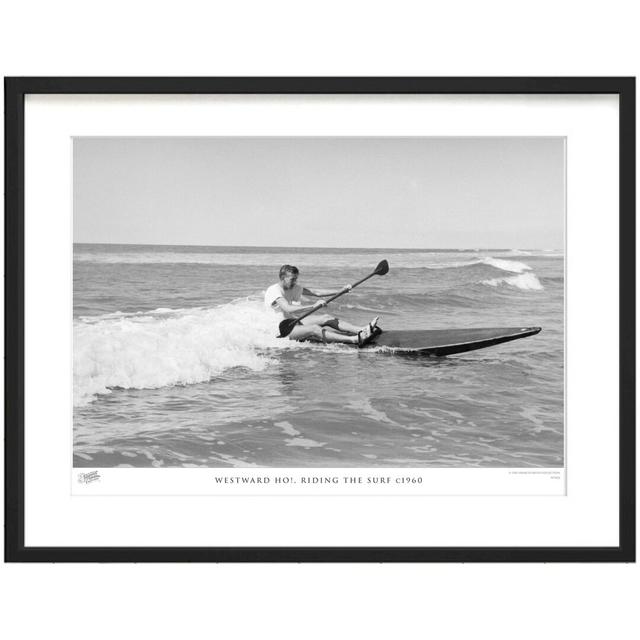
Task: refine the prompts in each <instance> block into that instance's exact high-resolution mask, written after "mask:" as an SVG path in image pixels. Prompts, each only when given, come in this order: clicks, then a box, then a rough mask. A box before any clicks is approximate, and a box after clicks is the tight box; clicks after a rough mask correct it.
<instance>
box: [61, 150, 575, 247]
mask: <svg viewBox="0 0 640 640" xmlns="http://www.w3.org/2000/svg"><path fill="white" fill-rule="evenodd" d="M564 144H565V141H564V138H553V137H536V138H531V137H528V138H524V137H523V138H518V137H510V138H491V137H478V138H421V137H410V138H409V137H407V138H388V137H387V138H384V137H370V138H344V137H326V138H321V137H318V138H304V137H287V138H269V137H213V138H171V137H166V138H117V137H115V138H74V141H73V163H74V165H73V166H74V171H73V177H74V184H73V196H74V197H73V207H74V212H73V218H74V242H79V243H116V244H169V245H209V246H215V245H228V246H282V247H371V248H423V249H438V248H460V249H471V248H516V249H532V248H539V249H542V248H548V249H561V248H562V247H563V245H564V214H565V155H564Z"/></svg>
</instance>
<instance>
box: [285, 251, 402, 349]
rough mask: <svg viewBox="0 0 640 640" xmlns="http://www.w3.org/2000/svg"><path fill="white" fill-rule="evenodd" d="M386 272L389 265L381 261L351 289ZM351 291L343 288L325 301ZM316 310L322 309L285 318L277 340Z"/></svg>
mask: <svg viewBox="0 0 640 640" xmlns="http://www.w3.org/2000/svg"><path fill="white" fill-rule="evenodd" d="M388 272H389V263H388V262H387V261H386V260H382V261H381V262H379V263H378V266H377V267H376V268H375V269H374V270H373V271H372V272H371V273H370V274H369V275H368V276H366V277H365V278H362V280H358V282H354V283H353V284H352V285H351V289H353V288H354V287H357V286H358V285H359V284H362V283H363V282H364V281H365V280H368V279H369V278H371V277H372V276H384V275H385V274H387V273H388ZM351 289H346V288H345V289H343V290H342V291H340V292H339V293H336V295H335V296H331V298H328V299H327V304H328V303H329V302H332V301H333V300H335V299H336V298H339V297H340V296H341V295H343V294H345V293H348V292H349V291H351ZM323 306H324V305H323ZM318 309H322V307H315V308H314V309H310V310H309V311H307V312H306V313H304V314H302V315H301V316H300V317H298V318H287V319H286V320H283V321H282V322H281V323H280V325H279V326H278V328H279V329H280V335H279V336H278V338H286V337H287V336H288V335H289V334H290V333H291V332H292V331H293V328H294V327H295V326H296V325H297V324H298V322H300V320H302V319H303V318H306V317H307V316H310V315H311V314H312V313H314V312H315V311H317V310H318Z"/></svg>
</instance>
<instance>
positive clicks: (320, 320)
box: [302, 313, 366, 335]
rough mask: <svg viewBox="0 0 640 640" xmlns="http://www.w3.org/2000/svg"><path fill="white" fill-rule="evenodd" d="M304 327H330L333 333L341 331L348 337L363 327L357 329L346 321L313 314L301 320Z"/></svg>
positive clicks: (325, 314) (327, 315)
mask: <svg viewBox="0 0 640 640" xmlns="http://www.w3.org/2000/svg"><path fill="white" fill-rule="evenodd" d="M302 324H304V325H316V324H317V325H320V326H325V327H331V328H332V329H334V330H335V331H342V332H344V333H347V334H350V335H356V334H357V333H358V331H362V329H364V327H357V326H356V325H355V324H351V323H350V322H347V321H346V320H340V319H339V318H336V317H335V316H331V315H329V314H328V313H322V314H320V313H315V314H313V315H310V316H308V317H306V318H305V319H304V320H302ZM365 327H366V325H365Z"/></svg>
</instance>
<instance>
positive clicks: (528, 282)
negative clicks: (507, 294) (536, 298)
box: [482, 273, 544, 291]
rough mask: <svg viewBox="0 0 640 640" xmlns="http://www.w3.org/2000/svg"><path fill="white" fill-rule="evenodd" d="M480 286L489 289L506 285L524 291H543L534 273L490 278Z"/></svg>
mask: <svg viewBox="0 0 640 640" xmlns="http://www.w3.org/2000/svg"><path fill="white" fill-rule="evenodd" d="M482 284H486V285H489V286H490V287H498V286H500V285H502V284H506V285H509V286H511V287H515V288H516V289H522V290H524V291H542V290H543V289H544V287H543V286H542V284H541V282H540V280H538V278H537V276H536V275H535V273H521V274H519V275H517V276H511V277H509V278H492V279H491V280H483V281H482Z"/></svg>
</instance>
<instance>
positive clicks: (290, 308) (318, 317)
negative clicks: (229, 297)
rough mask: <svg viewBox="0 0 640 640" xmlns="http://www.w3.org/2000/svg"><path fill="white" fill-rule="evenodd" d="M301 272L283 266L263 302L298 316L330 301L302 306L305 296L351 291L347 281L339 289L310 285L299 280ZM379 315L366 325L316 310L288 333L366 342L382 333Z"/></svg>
mask: <svg viewBox="0 0 640 640" xmlns="http://www.w3.org/2000/svg"><path fill="white" fill-rule="evenodd" d="M299 274H300V272H299V270H298V268H297V267H294V266H292V265H288V264H285V265H282V267H280V281H279V282H276V284H273V285H271V286H270V287H269V288H268V289H267V291H266V292H265V296H264V302H265V305H266V306H267V307H269V308H270V309H273V310H274V311H275V312H276V313H277V314H278V316H279V320H283V319H285V318H291V319H295V318H298V317H300V316H301V315H303V314H304V313H306V312H309V311H311V310H312V309H319V308H321V307H325V306H326V305H327V303H326V301H325V300H318V302H316V303H315V304H313V305H308V306H303V305H302V304H301V302H302V300H301V298H302V296H307V297H314V298H318V297H320V296H332V295H336V294H337V293H344V292H347V291H351V288H352V286H351V285H346V286H345V287H344V288H343V289H341V290H340V291H327V290H323V289H315V290H313V291H312V290H311V289H307V288H306V287H302V286H301V285H299V284H298V276H299ZM377 323H378V318H377V317H376V318H374V319H373V320H372V321H371V322H370V323H369V324H367V325H365V326H364V327H357V326H355V325H353V324H351V323H349V322H346V321H345V320H340V319H338V318H336V317H335V316H332V315H330V314H328V313H314V314H312V315H309V316H307V317H306V318H303V319H301V320H300V322H299V323H298V324H296V325H295V326H294V327H293V329H292V330H291V332H290V333H289V339H291V340H320V341H322V342H342V343H347V344H357V345H358V346H363V345H365V344H366V343H367V342H369V341H370V340H371V339H372V338H373V337H375V336H376V335H377V334H378V333H380V329H379V327H378V326H377Z"/></svg>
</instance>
